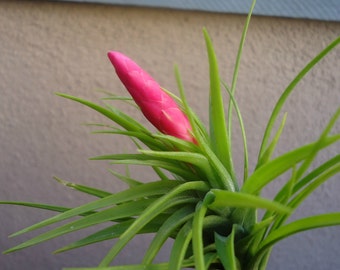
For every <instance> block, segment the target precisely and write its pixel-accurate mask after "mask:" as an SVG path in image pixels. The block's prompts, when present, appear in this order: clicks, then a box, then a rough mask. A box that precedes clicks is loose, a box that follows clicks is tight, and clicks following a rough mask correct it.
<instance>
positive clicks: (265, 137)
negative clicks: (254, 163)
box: [258, 36, 340, 160]
mask: <svg viewBox="0 0 340 270" xmlns="http://www.w3.org/2000/svg"><path fill="white" fill-rule="evenodd" d="M339 43H340V36H339V37H337V38H336V39H335V40H334V41H333V42H331V43H330V44H329V45H328V46H327V47H326V48H325V49H323V50H322V51H321V52H320V53H319V54H318V55H317V56H316V57H314V58H313V59H312V60H311V61H310V62H309V63H308V64H307V65H306V66H305V67H304V68H303V69H302V70H301V71H300V72H299V74H298V75H297V76H296V77H295V78H294V79H293V80H292V81H291V83H290V84H289V85H288V86H287V88H286V89H285V91H284V92H283V93H282V95H281V97H280V98H279V100H278V101H277V103H276V105H275V107H274V109H273V112H272V114H271V116H270V118H269V121H268V124H267V127H266V130H265V132H264V135H263V139H262V144H261V148H260V151H259V157H258V160H261V158H262V155H263V154H264V152H265V150H266V148H267V143H268V141H269V138H270V134H271V131H272V129H273V126H274V124H275V121H276V118H277V116H278V115H279V113H280V111H281V108H282V106H283V105H284V103H285V102H286V100H287V98H288V97H289V95H290V94H291V92H292V91H293V90H294V89H295V86H296V85H297V84H298V83H299V82H300V81H301V80H302V78H303V77H304V76H305V75H306V74H307V73H308V72H309V71H310V70H311V69H312V68H313V67H314V66H315V65H316V64H317V63H318V62H319V61H320V60H321V59H322V58H324V57H325V56H326V55H327V54H328V53H329V52H331V51H332V50H333V49H334V48H335V47H336V46H337V45H339Z"/></svg>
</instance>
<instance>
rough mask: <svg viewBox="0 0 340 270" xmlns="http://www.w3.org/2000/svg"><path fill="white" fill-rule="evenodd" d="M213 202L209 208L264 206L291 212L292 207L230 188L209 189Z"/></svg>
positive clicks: (282, 211) (269, 208) (277, 210)
mask: <svg viewBox="0 0 340 270" xmlns="http://www.w3.org/2000/svg"><path fill="white" fill-rule="evenodd" d="M209 194H210V196H211V197H212V202H211V203H210V204H209V205H208V208H210V209H212V210H214V209H215V208H217V209H219V208H222V207H237V208H242V207H245V208H264V209H268V210H273V211H276V212H278V213H290V211H291V209H290V208H288V207H286V206H284V205H282V204H280V203H278V202H275V201H271V200H268V199H265V198H261V197H259V196H255V195H251V194H247V193H242V192H230V191H228V190H219V189H212V190H210V191H209Z"/></svg>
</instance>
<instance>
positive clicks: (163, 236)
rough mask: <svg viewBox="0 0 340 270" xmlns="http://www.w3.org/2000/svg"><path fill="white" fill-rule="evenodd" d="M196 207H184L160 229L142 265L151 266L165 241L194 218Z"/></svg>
mask: <svg viewBox="0 0 340 270" xmlns="http://www.w3.org/2000/svg"><path fill="white" fill-rule="evenodd" d="M194 210H195V209H194V207H193V206H191V205H188V206H184V207H182V208H180V209H178V211H176V212H174V213H173V214H172V215H171V216H170V217H169V218H168V219H167V220H166V221H165V222H164V223H163V224H162V226H161V227H160V228H159V230H158V232H157V234H156V236H155V237H154V238H153V240H152V242H151V244H150V246H149V248H148V250H147V251H146V253H145V255H144V257H143V261H142V264H145V265H149V264H151V263H152V261H153V259H154V258H155V256H156V255H157V253H158V251H159V250H160V249H161V247H162V246H163V244H164V243H165V241H166V240H167V239H168V238H169V237H170V236H171V234H173V233H174V231H175V230H176V229H177V228H178V227H179V226H181V225H182V224H184V223H185V222H187V221H188V220H189V219H191V218H192V217H193V215H194V214H193V213H194Z"/></svg>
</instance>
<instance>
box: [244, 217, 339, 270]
mask: <svg viewBox="0 0 340 270" xmlns="http://www.w3.org/2000/svg"><path fill="white" fill-rule="evenodd" d="M336 225H340V213H329V214H321V215H316V216H311V217H307V218H303V219H299V220H296V221H293V222H291V223H289V224H287V225H284V226H282V227H280V228H278V229H276V230H275V231H273V232H271V233H270V234H269V235H268V236H267V237H266V239H264V240H263V241H262V242H261V244H260V246H259V248H258V251H257V253H256V254H255V256H254V257H253V259H252V260H251V262H250V267H252V266H254V265H256V263H258V260H259V259H260V258H261V257H262V255H263V254H264V253H265V252H266V251H267V250H268V249H270V248H271V247H272V246H273V245H274V244H275V243H277V242H278V241H280V240H282V239H285V238H287V237H289V236H291V235H293V234H296V233H299V232H302V231H306V230H311V229H317V228H321V227H328V226H336ZM250 269H252V268H250Z"/></svg>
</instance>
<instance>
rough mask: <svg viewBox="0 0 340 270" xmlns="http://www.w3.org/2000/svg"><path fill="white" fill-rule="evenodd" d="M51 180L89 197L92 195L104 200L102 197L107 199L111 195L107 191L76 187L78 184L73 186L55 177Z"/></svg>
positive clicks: (81, 186)
mask: <svg viewBox="0 0 340 270" xmlns="http://www.w3.org/2000/svg"><path fill="white" fill-rule="evenodd" d="M53 178H54V179H55V180H56V181H58V182H59V183H60V184H62V185H64V186H66V187H69V188H72V189H75V190H78V191H80V192H83V193H86V194H89V195H92V196H96V197H98V198H104V197H107V196H109V195H112V193H110V192H107V191H104V190H100V189H97V188H93V187H89V186H84V185H78V184H75V183H71V182H68V181H65V180H62V179H61V178H59V177H56V176H55V177H53Z"/></svg>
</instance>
